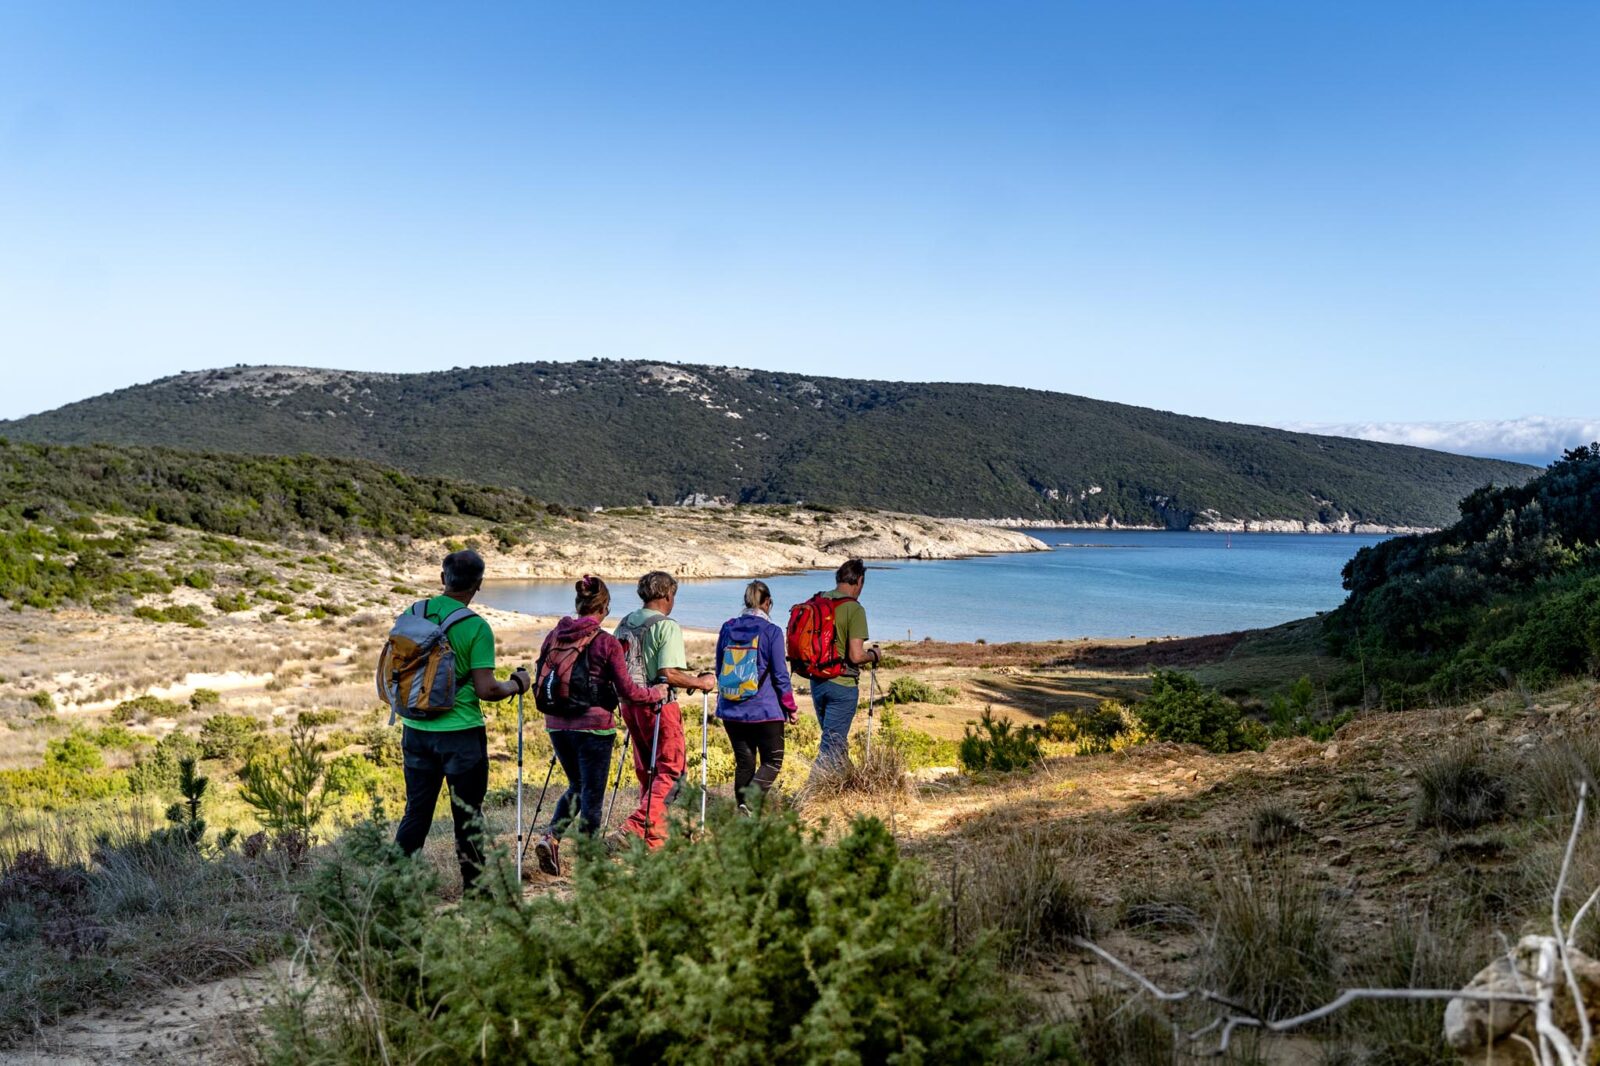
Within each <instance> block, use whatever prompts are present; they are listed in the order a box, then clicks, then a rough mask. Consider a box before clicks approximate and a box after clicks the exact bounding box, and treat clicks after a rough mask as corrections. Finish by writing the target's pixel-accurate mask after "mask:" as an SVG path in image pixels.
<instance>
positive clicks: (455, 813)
mask: <svg viewBox="0 0 1600 1066" xmlns="http://www.w3.org/2000/svg"><path fill="white" fill-rule="evenodd" d="M400 747H401V750H402V751H403V752H404V753H405V776H406V813H405V817H403V818H401V819H400V828H399V829H398V830H396V831H395V835H394V840H395V843H396V844H399V845H400V849H401V850H402V851H404V852H405V853H406V854H407V855H412V854H415V853H416V852H417V851H419V850H421V848H422V845H423V843H424V842H425V841H427V839H428V830H429V829H431V828H432V827H433V813H434V811H435V810H436V809H438V806H439V786H440V785H442V784H446V783H448V784H449V785H450V800H451V803H450V817H451V818H452V819H453V820H454V822H455V827H456V858H457V859H459V860H460V861H461V890H462V891H463V892H468V891H471V889H472V886H473V883H474V882H476V881H477V879H478V873H479V872H480V871H481V870H482V869H483V845H482V842H481V838H482V834H483V797H484V793H486V792H488V791H489V734H488V732H487V731H486V730H485V729H484V728H483V726H479V727H478V728H476V729H454V730H451V731H449V732H447V733H435V732H429V731H428V730H425V729H412V728H410V727H407V728H406V730H405V733H404V735H403V736H402V737H401V740H400Z"/></svg>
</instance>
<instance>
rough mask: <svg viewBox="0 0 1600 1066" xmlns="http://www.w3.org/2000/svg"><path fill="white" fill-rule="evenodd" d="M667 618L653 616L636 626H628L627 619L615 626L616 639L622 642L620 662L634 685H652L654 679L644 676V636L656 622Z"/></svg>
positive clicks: (659, 615) (661, 615)
mask: <svg viewBox="0 0 1600 1066" xmlns="http://www.w3.org/2000/svg"><path fill="white" fill-rule="evenodd" d="M666 620H667V616H666V615H664V614H654V615H651V616H650V617H649V618H646V619H645V620H644V621H643V622H640V623H639V624H638V625H636V626H630V625H629V624H628V621H627V619H623V621H622V624H621V625H619V626H617V634H616V636H617V639H618V640H619V641H621V642H622V661H623V662H624V663H625V664H626V665H627V667H628V676H629V677H631V678H633V683H634V684H635V685H654V684H655V683H656V679H655V678H653V677H646V676H644V672H645V662H644V635H645V634H646V633H648V632H650V628H651V627H652V626H654V625H655V624H656V623H657V622H665V621H666Z"/></svg>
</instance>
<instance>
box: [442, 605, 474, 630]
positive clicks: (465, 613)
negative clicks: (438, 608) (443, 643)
mask: <svg viewBox="0 0 1600 1066" xmlns="http://www.w3.org/2000/svg"><path fill="white" fill-rule="evenodd" d="M476 617H478V612H476V611H474V610H473V609H472V608H471V607H462V608H460V609H459V610H455V611H451V612H450V614H449V615H448V616H446V618H445V620H444V621H442V622H440V623H439V628H440V629H442V630H444V631H446V632H449V630H450V627H451V626H453V625H455V624H456V623H457V622H465V621H466V620H467V619H469V618H476Z"/></svg>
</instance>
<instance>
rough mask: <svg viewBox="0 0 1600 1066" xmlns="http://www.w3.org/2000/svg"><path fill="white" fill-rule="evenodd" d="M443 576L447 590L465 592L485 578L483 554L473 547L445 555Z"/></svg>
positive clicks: (475, 586)
mask: <svg viewBox="0 0 1600 1066" xmlns="http://www.w3.org/2000/svg"><path fill="white" fill-rule="evenodd" d="M441 578H442V580H443V581H444V587H445V590H446V591H447V592H465V591H467V590H468V589H473V588H477V587H478V583H479V582H480V581H482V580H483V556H481V555H479V554H478V553H477V552H475V551H473V550H472V549H471V548H468V549H466V550H465V551H458V552H451V553H450V554H449V555H446V556H445V557H444V567H443V573H442V574H441Z"/></svg>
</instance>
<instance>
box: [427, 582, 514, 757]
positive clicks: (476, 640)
mask: <svg viewBox="0 0 1600 1066" xmlns="http://www.w3.org/2000/svg"><path fill="white" fill-rule="evenodd" d="M464 606H466V605H465V604H463V603H462V602H461V601H459V600H454V599H451V598H450V597H449V596H435V597H434V598H433V599H431V600H429V601H428V606H426V607H424V608H423V609H422V613H423V614H425V615H426V616H427V617H428V618H429V619H430V620H431V621H434V622H443V621H444V620H445V619H446V618H448V617H450V615H452V614H454V613H455V612H456V611H458V610H460V609H461V608H462V607H464ZM445 635H446V637H447V638H448V639H449V641H450V650H451V651H453V652H455V653H456V685H457V688H456V705H455V706H454V707H452V708H450V710H448V711H446V712H445V713H444V714H441V715H440V716H439V717H437V718H430V719H428V720H427V721H426V722H407V723H406V728H407V729H421V730H423V731H424V732H428V733H453V732H455V731H456V730H458V729H477V728H478V727H479V726H481V725H483V708H481V707H479V706H478V693H477V692H476V691H474V689H473V687H472V682H471V681H470V680H468V679H469V678H470V677H471V676H472V671H474V670H481V669H490V670H493V669H494V630H492V629H490V628H489V623H488V622H485V621H484V620H483V619H482V618H479V617H477V616H473V617H472V618H464V619H462V620H461V621H459V622H457V623H456V624H455V625H453V626H451V627H450V631H449V632H448V633H447V634H445Z"/></svg>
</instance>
